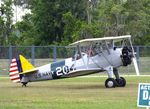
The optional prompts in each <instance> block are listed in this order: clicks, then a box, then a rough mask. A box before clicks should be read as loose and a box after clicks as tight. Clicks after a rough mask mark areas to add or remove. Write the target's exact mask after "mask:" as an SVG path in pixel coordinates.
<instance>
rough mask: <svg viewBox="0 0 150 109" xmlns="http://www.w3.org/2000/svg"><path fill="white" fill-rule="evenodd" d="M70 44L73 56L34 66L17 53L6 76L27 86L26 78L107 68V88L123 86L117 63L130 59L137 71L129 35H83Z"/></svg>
mask: <svg viewBox="0 0 150 109" xmlns="http://www.w3.org/2000/svg"><path fill="white" fill-rule="evenodd" d="M68 46H69V47H74V48H76V50H75V53H74V55H73V56H72V57H69V58H66V59H64V60H61V61H58V62H54V63H49V64H46V65H43V66H40V67H35V66H33V65H32V64H31V63H30V62H29V61H28V60H27V59H26V58H25V57H24V56H22V55H19V56H17V57H15V58H13V59H12V61H11V63H10V69H9V72H10V73H9V76H10V79H11V80H12V81H13V82H15V83H22V86H26V85H27V83H29V82H35V81H43V80H55V79H62V78H70V77H77V76H83V75H89V74H94V73H100V72H104V71H105V72H106V73H107V75H108V78H107V79H106V81H105V87H106V88H114V87H125V86H126V80H125V78H124V77H121V76H120V75H119V70H118V69H119V67H120V66H128V65H130V64H131V62H132V61H133V63H134V67H135V71H136V73H137V75H139V70H138V65H137V62H136V57H135V52H134V49H133V46H132V42H131V36H130V35H125V36H115V37H104V38H91V39H83V40H80V41H77V42H74V43H72V44H70V45H68Z"/></svg>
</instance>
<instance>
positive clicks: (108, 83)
mask: <svg viewBox="0 0 150 109" xmlns="http://www.w3.org/2000/svg"><path fill="white" fill-rule="evenodd" d="M116 85H117V82H116V80H115V79H113V78H108V79H107V80H106V81H105V87H106V88H115V87H116Z"/></svg>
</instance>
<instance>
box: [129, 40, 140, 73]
mask: <svg viewBox="0 0 150 109" xmlns="http://www.w3.org/2000/svg"><path fill="white" fill-rule="evenodd" d="M129 42H130V45H131V49H132V55H133V58H132V61H133V64H134V68H135V72H136V75H137V76H139V75H140V72H139V68H138V64H137V60H136V56H135V52H134V48H133V46H132V42H131V38H129Z"/></svg>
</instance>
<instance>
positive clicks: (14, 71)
mask: <svg viewBox="0 0 150 109" xmlns="http://www.w3.org/2000/svg"><path fill="white" fill-rule="evenodd" d="M16 71H18V69H15V70H9V72H16Z"/></svg>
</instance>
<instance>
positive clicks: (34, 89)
mask: <svg viewBox="0 0 150 109" xmlns="http://www.w3.org/2000/svg"><path fill="white" fill-rule="evenodd" d="M126 79H127V82H128V83H127V86H126V87H125V88H111V89H106V88H105V87H104V81H105V80H106V78H104V77H101V78H99V77H90V78H71V79H63V80H54V81H44V82H35V83H30V84H28V87H26V88H25V87H21V84H14V83H11V81H10V80H9V78H2V77H1V78H0V109H140V108H137V102H136V101H137V91H138V83H139V82H150V77H126Z"/></svg>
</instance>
